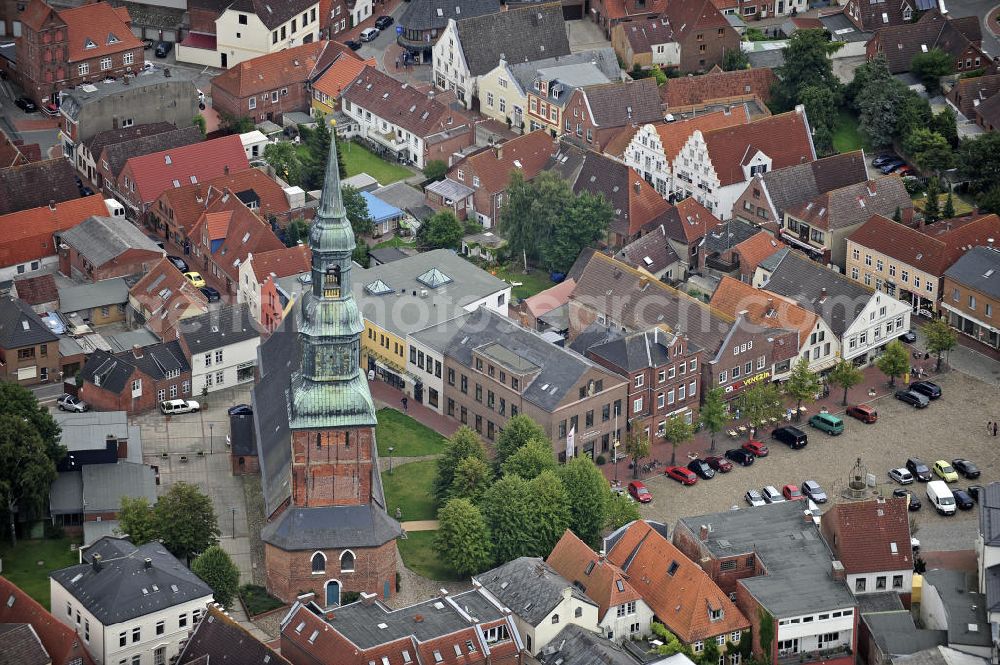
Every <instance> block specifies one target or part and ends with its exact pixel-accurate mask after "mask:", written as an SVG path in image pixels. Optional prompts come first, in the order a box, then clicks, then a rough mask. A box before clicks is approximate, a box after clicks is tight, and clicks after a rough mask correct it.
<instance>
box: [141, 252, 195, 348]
mask: <svg viewBox="0 0 1000 665" xmlns="http://www.w3.org/2000/svg"><path fill="white" fill-rule="evenodd" d="M128 294H129V301H134V304H138V305H139V306H138V307H137V308H136V309H138V310H139V311H140V313H142V315H143V316H144V317H145V318H146V327H147V328H149V329H150V330H151V331H152V332H154V333H156V334H157V335H159V336H160V338H161V339H163V340H165V341H166V340H170V339H173V338H174V337H175V336H176V328H177V323H178V322H179V321H180V320H181V319H184V318H188V317H190V316H197V315H198V314H204V313H205V312H207V311H208V300H207V299H206V298H205V294H203V293H202V292H201V291H199V290H198V289H196V288H195V287H194V286H192V285H191V282H189V281H187V279H185V278H184V275H183V274H182V273H181V271H180V270H178V269H177V268H175V267H174V264H172V263H170V261H168V260H166V259H160V260H159V261H158V262H157V263H156V264H155V265H154V266H153V267H152V268H150V269H149V272H147V273H146V274H145V275H143V277H142V279H140V280H139V281H138V282H136V284H135V286H133V287H132V288H131V289H129V292H128Z"/></svg>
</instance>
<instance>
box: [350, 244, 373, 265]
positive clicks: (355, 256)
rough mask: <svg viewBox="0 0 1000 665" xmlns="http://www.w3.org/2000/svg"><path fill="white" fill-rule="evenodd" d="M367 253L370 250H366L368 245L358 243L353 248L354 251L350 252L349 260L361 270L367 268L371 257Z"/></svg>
mask: <svg viewBox="0 0 1000 665" xmlns="http://www.w3.org/2000/svg"><path fill="white" fill-rule="evenodd" d="M369 253H370V250H369V249H368V245H367V244H366V243H363V242H359V243H358V244H357V245H355V246H354V251H353V252H351V260H352V261H354V262H355V263H357V264H358V265H359V266H361V267H362V268H367V267H368V265H369V263H370V262H371V256H370V255H369Z"/></svg>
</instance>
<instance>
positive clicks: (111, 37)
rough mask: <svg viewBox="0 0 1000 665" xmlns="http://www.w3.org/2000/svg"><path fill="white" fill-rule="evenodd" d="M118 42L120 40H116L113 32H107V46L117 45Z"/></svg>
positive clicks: (116, 36) (116, 37)
mask: <svg viewBox="0 0 1000 665" xmlns="http://www.w3.org/2000/svg"><path fill="white" fill-rule="evenodd" d="M120 41H121V40H120V39H118V35H116V34H115V33H113V32H109V33H108V43H109V44H117V43H118V42H120Z"/></svg>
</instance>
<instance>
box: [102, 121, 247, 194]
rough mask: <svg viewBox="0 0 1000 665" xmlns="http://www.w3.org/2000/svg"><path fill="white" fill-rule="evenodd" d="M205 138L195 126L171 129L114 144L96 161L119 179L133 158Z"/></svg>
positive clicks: (190, 143) (106, 147)
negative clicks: (119, 175) (106, 164)
mask: <svg viewBox="0 0 1000 665" xmlns="http://www.w3.org/2000/svg"><path fill="white" fill-rule="evenodd" d="M203 138H204V137H203V136H202V135H201V130H200V129H198V127H196V126H195V125H191V126H190V127H184V128H182V129H170V130H168V131H165V132H158V133H156V134H146V135H143V136H140V137H138V138H134V139H130V140H128V141H119V142H117V143H112V144H110V145H107V146H105V148H104V152H103V153H102V154H101V153H99V154H95V155H94V159H95V160H97V162H98V164H102V162H107V163H108V166H107V169H108V172H109V173H111V175H112V176H114V177H116V178H117V177H118V174H119V173H121V171H122V168H124V166H125V163H126V162H127V161H128V160H129V159H131V158H133V157H139V156H142V155H148V154H150V153H154V152H160V151H163V150H171V149H174V148H181V147H183V146H186V145H192V144H195V143H201V142H202V139H203ZM241 149H242V146H241ZM102 166H103V164H102ZM185 184H186V183H185Z"/></svg>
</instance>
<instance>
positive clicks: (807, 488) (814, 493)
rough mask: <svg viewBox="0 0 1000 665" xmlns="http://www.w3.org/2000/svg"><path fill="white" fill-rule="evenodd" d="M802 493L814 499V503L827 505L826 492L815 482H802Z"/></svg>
mask: <svg viewBox="0 0 1000 665" xmlns="http://www.w3.org/2000/svg"><path fill="white" fill-rule="evenodd" d="M802 493H803V494H805V495H806V496H807V497H809V498H810V499H812V501H813V503H826V502H827V497H826V492H824V491H823V488H822V487H820V486H819V483H817V482H816V481H815V480H805V481H803V482H802Z"/></svg>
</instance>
